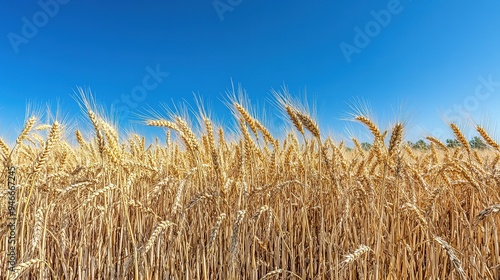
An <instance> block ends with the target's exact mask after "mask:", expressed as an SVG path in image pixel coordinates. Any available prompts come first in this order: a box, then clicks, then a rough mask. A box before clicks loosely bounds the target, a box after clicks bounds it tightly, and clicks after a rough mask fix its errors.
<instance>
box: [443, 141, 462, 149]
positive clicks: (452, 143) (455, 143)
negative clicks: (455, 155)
mask: <svg viewBox="0 0 500 280" xmlns="http://www.w3.org/2000/svg"><path fill="white" fill-rule="evenodd" d="M460 146H462V144H460V142H459V141H458V140H457V139H446V147H448V148H456V147H460Z"/></svg>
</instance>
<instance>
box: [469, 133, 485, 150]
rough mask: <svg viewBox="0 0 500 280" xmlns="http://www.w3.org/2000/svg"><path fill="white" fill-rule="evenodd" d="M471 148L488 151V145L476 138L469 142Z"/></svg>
mask: <svg viewBox="0 0 500 280" xmlns="http://www.w3.org/2000/svg"><path fill="white" fill-rule="evenodd" d="M469 143H470V147H471V148H473V149H478V150H483V149H486V143H484V142H483V139H481V138H479V137H477V136H474V138H472V140H470V141H469Z"/></svg>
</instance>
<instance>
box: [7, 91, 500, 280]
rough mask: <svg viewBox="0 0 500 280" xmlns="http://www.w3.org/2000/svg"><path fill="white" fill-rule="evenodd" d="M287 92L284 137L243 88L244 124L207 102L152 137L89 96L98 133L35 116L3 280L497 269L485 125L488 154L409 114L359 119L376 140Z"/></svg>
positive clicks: (499, 249)
mask: <svg viewBox="0 0 500 280" xmlns="http://www.w3.org/2000/svg"><path fill="white" fill-rule="evenodd" d="M276 96H277V101H276V104H279V105H278V106H279V107H280V109H281V110H282V112H283V114H284V115H285V116H286V117H287V118H288V120H289V123H290V127H292V128H293V129H290V131H289V132H288V133H287V134H286V135H273V134H272V133H271V132H270V131H269V130H268V129H267V128H266V126H265V125H263V123H265V121H266V120H259V119H258V118H257V117H256V116H255V115H253V114H252V113H251V112H252V110H250V108H249V107H250V106H249V105H248V104H247V102H244V101H245V100H244V99H241V98H236V97H234V98H229V99H230V102H228V105H229V106H228V107H229V109H230V110H231V111H232V113H233V115H234V117H235V120H236V121H237V122H238V123H239V127H237V129H236V128H235V129H233V131H232V132H230V129H228V128H227V127H222V126H219V125H217V124H215V123H214V122H213V119H212V118H210V116H209V115H208V114H207V113H205V110H203V109H202V108H200V110H199V111H200V112H199V113H198V114H197V115H196V116H195V117H191V120H189V119H187V118H186V116H185V115H184V114H176V113H175V112H174V113H171V114H167V115H166V116H165V117H164V118H157V117H151V118H149V119H145V120H144V125H148V126H154V127H155V128H156V129H157V130H158V133H157V135H159V137H161V140H157V141H153V143H152V144H148V143H146V140H145V138H144V137H143V136H141V135H136V134H130V135H125V134H124V132H123V131H118V129H117V128H116V127H115V126H114V125H113V123H112V122H110V121H108V119H107V118H106V117H105V116H104V115H103V114H102V113H101V112H100V110H97V109H96V108H95V107H94V104H93V103H92V102H90V101H89V100H88V99H87V98H82V108H83V109H84V111H85V115H86V119H87V120H88V122H87V123H88V124H89V126H88V127H87V128H81V127H79V129H83V130H85V129H86V130H88V132H89V133H85V132H83V131H80V130H79V129H77V128H75V127H74V126H68V125H66V124H65V123H64V121H62V120H58V119H54V120H53V121H52V122H50V123H44V122H42V121H41V120H40V117H39V116H36V115H34V116H31V117H30V116H28V119H27V120H26V123H25V125H24V128H23V130H22V131H21V132H20V133H19V136H18V137H17V140H16V141H15V144H12V145H10V144H7V141H4V140H2V141H0V154H1V155H2V157H1V161H2V163H3V164H2V166H3V167H4V168H3V171H2V173H1V176H0V180H1V182H2V186H5V187H2V189H1V190H0V216H1V221H0V223H1V225H2V226H1V228H0V239H1V241H2V244H1V249H0V251H1V252H2V253H1V254H0V279H5V277H7V276H8V277H10V278H12V279H16V278H18V279H304V280H305V279H500V242H499V230H498V226H499V225H500V224H499V222H500V219H499V216H498V215H497V213H498V212H499V211H500V204H499V203H500V163H499V162H498V161H499V155H500V148H499V145H498V144H497V143H496V142H495V141H494V140H493V139H492V138H491V137H490V136H489V135H488V134H487V132H486V131H485V130H484V129H483V128H482V127H481V126H477V127H475V129H476V130H477V133H478V135H480V136H481V137H482V139H483V141H484V142H485V143H486V144H487V148H485V149H482V150H478V149H473V148H471V146H470V144H469V142H468V141H467V140H466V138H465V137H464V135H463V134H462V132H461V131H460V129H459V127H458V126H457V125H455V124H453V123H450V124H449V127H450V130H451V131H452V132H453V133H454V135H455V137H456V140H458V142H459V143H460V145H459V147H456V148H450V147H448V146H446V145H445V144H443V143H442V142H440V141H439V140H438V139H436V138H433V137H431V136H429V137H427V140H426V141H428V143H429V144H430V145H429V149H427V150H416V149H412V148H411V147H409V146H408V145H407V142H406V141H405V139H404V135H405V128H406V127H405V123H404V122H397V121H395V122H394V125H393V126H392V127H389V128H387V132H384V129H381V128H379V127H377V125H376V124H375V123H374V122H372V118H371V116H369V115H364V114H357V115H356V114H355V115H353V120H354V121H357V122H359V123H361V124H362V125H364V126H366V128H367V131H369V133H371V134H372V136H373V139H374V140H373V143H372V147H371V149H364V147H361V145H360V143H359V142H358V140H356V139H355V138H353V139H351V140H350V141H349V142H347V141H346V142H345V143H344V142H336V141H333V140H332V139H331V138H328V137H326V136H324V135H323V134H322V132H321V131H320V129H319V126H318V124H317V123H316V121H315V119H314V118H312V117H311V115H310V114H309V112H308V111H307V110H304V109H303V106H299V105H297V103H296V102H292V101H291V99H290V98H288V97H287V96H286V94H282V95H280V94H277V95H276ZM267 121H269V120H267ZM82 127H83V126H82ZM75 139H76V140H75ZM13 167H15V168H13ZM14 179H15V181H14ZM9 186H12V189H15V191H14V192H15V194H14V193H13V192H9V189H8V187H9ZM11 202H15V203H16V204H15V206H14V207H11V208H9V205H11V206H12V204H10V203H11ZM12 209H14V212H13V211H11V210H12ZM13 215H15V216H14V217H16V220H15V222H16V223H15V226H13V227H10V226H9V225H10V224H11V221H12V220H11V218H12V216H13ZM11 235H12V236H13V238H14V240H16V243H15V246H14V248H15V249H13V250H11V249H10V247H11V245H14V244H13V243H10V241H12V240H13V239H9V237H10V236H11ZM11 255H12V256H13V258H15V259H16V261H15V263H9V259H10V258H11Z"/></svg>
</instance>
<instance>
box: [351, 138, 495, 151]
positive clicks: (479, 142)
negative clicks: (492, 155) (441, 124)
mask: <svg viewBox="0 0 500 280" xmlns="http://www.w3.org/2000/svg"><path fill="white" fill-rule="evenodd" d="M406 144H407V145H408V146H409V147H410V148H412V149H416V150H428V149H430V147H431V146H430V145H429V144H427V142H425V141H424V140H422V139H420V140H418V141H417V142H412V141H408V142H406ZM445 145H446V147H448V148H457V147H460V146H462V144H461V143H460V142H459V141H458V140H457V139H446V141H445ZM469 145H470V147H471V148H472V149H478V150H483V149H486V147H487V146H486V143H485V142H484V141H483V139H481V138H480V137H478V136H474V137H473V138H472V139H471V140H470V141H469ZM371 147H372V144H371V143H368V142H363V143H361V148H363V149H364V150H366V151H367V150H370V149H371Z"/></svg>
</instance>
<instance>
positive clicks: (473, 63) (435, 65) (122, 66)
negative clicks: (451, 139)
mask: <svg viewBox="0 0 500 280" xmlns="http://www.w3.org/2000/svg"><path fill="white" fill-rule="evenodd" d="M0 10H1V11H2V16H1V17H0V34H1V35H2V36H1V37H0V130H1V131H2V133H1V135H2V137H4V138H13V137H15V136H16V135H17V133H18V132H19V131H20V129H21V127H22V124H23V122H24V118H25V109H26V104H27V103H28V102H29V103H31V104H35V105H37V106H38V107H41V106H44V104H46V103H47V102H49V103H50V104H51V106H52V108H53V109H55V108H56V107H57V104H59V109H60V111H61V113H62V115H64V116H66V117H67V118H68V119H70V120H75V121H77V122H80V121H81V112H80V111H79V108H78V105H77V103H76V102H75V101H74V100H73V98H72V97H71V95H72V94H74V90H75V89H76V88H77V87H78V86H81V87H87V88H90V89H91V90H92V92H94V94H95V96H96V98H97V100H98V101H99V102H100V103H101V104H103V106H105V107H106V108H110V107H111V104H114V105H115V107H120V108H121V109H122V110H126V111H127V112H130V114H129V115H128V116H127V117H125V118H123V120H121V125H122V126H123V127H137V124H136V123H134V122H133V121H134V120H135V119H137V118H135V117H134V114H141V113H144V112H145V111H146V108H153V109H156V110H160V109H159V108H160V106H159V104H160V103H161V102H163V103H166V104H167V105H172V104H178V103H180V102H182V100H186V101H187V102H188V103H190V104H191V105H194V102H193V92H194V93H197V94H199V95H200V96H202V97H203V99H204V100H205V101H206V102H207V103H208V104H210V105H209V106H208V107H210V108H211V111H212V113H213V115H215V116H216V117H217V119H219V120H221V121H222V122H223V123H228V124H229V123H230V121H229V119H230V117H229V115H228V112H229V110H228V109H227V108H226V107H225V105H224V104H223V102H221V101H220V99H223V98H224V96H225V95H224V92H225V91H226V90H227V89H229V88H230V87H231V79H232V80H233V81H234V82H235V83H241V85H242V87H243V88H244V89H246V91H247V92H248V96H249V98H250V99H251V101H252V104H253V105H254V106H255V107H256V109H257V111H258V112H263V111H265V116H266V121H265V123H268V124H269V125H271V126H273V127H276V128H277V130H276V131H279V128H280V127H281V123H282V121H281V120H279V119H276V118H277V117H276V112H275V109H274V108H273V107H272V105H271V103H270V102H269V99H271V94H270V90H271V89H279V88H280V87H281V86H282V85H283V84H285V85H287V87H288V88H289V90H290V92H291V93H292V94H294V95H300V96H302V95H303V94H304V92H305V91H307V97H308V98H309V99H310V101H312V102H314V100H315V102H314V104H313V105H315V106H316V108H317V119H318V121H319V123H320V126H321V128H322V130H323V131H327V132H331V133H332V134H334V135H336V136H338V137H339V138H341V135H345V132H346V127H347V128H350V130H352V131H354V132H355V133H356V134H358V133H361V134H364V133H366V130H365V129H364V128H362V127H361V126H360V125H358V124H355V123H351V122H347V121H344V120H342V118H343V117H345V116H346V114H347V113H349V112H352V110H351V109H350V108H349V105H348V104H349V102H352V101H353V100H354V98H362V99H365V100H367V101H368V102H369V103H370V104H371V108H372V111H373V112H374V113H375V115H376V117H377V119H378V120H379V122H380V125H381V126H382V127H383V128H385V125H386V124H387V123H388V122H391V121H394V120H395V118H394V114H393V111H395V110H396V111H397V108H398V106H399V105H400V104H402V103H403V104H406V106H405V107H404V108H405V110H404V113H405V114H406V115H410V114H411V116H412V118H411V124H412V125H411V126H409V127H408V129H410V130H411V131H412V132H411V133H409V134H408V135H407V137H408V138H409V139H417V138H420V137H422V136H425V132H429V133H433V134H434V135H436V136H438V137H440V138H446V137H448V136H450V134H449V132H448V129H447V128H446V126H445V124H444V122H443V121H442V118H448V119H451V120H454V121H456V122H458V123H459V124H460V125H462V126H465V124H466V122H467V119H468V117H467V116H468V115H471V116H473V117H474V119H475V120H476V121H480V122H483V121H485V120H488V121H489V125H490V127H491V128H494V127H495V126H496V123H497V122H498V120H500V112H499V110H498V109H497V108H500V51H499V50H500V17H499V16H498V15H499V14H500V2H498V1H494V0H484V1H475V2H473V1H449V0H445V1H440V2H438V3H435V2H431V1H423V0H413V1H410V0H401V1H396V0H389V1H386V0H384V1H323V0H319V1H313V2H310V3H305V2H303V1H300V2H299V1H273V2H269V1H257V0H253V1H249V0H217V1H194V0H184V1H153V0H149V1H141V2H139V1H131V0H128V1H119V2H117V1H106V0H103V1H78V0H72V1H71V0H59V1H57V0H41V1H39V2H37V1H14V0H6V1H2V2H1V3H0ZM167 73H168V74H167ZM127 96H128V97H127ZM134 96H135V97H134ZM464 110H466V111H464ZM460 112H462V113H460ZM81 125H82V126H83V124H81ZM147 131H151V130H147ZM151 133H157V134H158V135H161V133H159V132H158V131H156V130H154V131H152V132H151ZM357 136H359V137H360V138H362V137H363V135H357Z"/></svg>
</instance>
